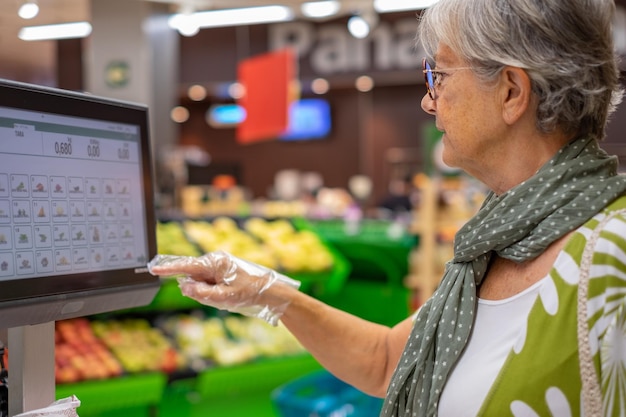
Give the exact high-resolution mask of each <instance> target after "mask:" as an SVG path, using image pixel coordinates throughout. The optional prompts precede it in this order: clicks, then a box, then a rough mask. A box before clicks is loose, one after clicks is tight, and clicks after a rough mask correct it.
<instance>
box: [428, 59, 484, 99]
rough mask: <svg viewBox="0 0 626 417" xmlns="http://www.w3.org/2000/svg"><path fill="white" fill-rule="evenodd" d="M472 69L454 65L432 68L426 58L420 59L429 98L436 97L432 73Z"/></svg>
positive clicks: (438, 82)
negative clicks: (452, 66) (454, 66)
mask: <svg viewBox="0 0 626 417" xmlns="http://www.w3.org/2000/svg"><path fill="white" fill-rule="evenodd" d="M466 69H472V67H456V68H444V69H433V68H432V66H431V65H430V62H428V59H426V58H423V59H422V72H423V73H424V81H426V91H427V92H428V96H429V97H430V99H431V100H433V101H434V100H436V99H437V92H436V91H435V77H433V74H441V73H445V72H448V71H456V70H466ZM436 84H437V85H440V84H441V81H437V82H436Z"/></svg>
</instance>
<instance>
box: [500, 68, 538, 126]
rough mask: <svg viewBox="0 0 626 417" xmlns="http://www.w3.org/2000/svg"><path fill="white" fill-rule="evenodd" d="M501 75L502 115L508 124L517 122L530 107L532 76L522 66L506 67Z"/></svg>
mask: <svg viewBox="0 0 626 417" xmlns="http://www.w3.org/2000/svg"><path fill="white" fill-rule="evenodd" d="M500 76H501V79H500V80H501V85H500V92H501V96H500V97H501V100H502V117H503V119H504V121H505V123H507V124H508V125H512V124H514V123H516V122H517V121H518V120H519V119H520V118H521V117H522V116H523V115H524V114H525V113H526V111H527V110H528V109H529V107H530V100H531V83H530V77H529V76H528V74H527V73H526V71H524V70H523V69H521V68H517V67H509V66H507V67H504V69H503V70H502V73H501V74H500Z"/></svg>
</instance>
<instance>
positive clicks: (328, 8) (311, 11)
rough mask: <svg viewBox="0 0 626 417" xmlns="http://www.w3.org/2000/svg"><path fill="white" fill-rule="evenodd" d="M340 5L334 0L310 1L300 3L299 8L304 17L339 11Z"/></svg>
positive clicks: (333, 13)
mask: <svg viewBox="0 0 626 417" xmlns="http://www.w3.org/2000/svg"><path fill="white" fill-rule="evenodd" d="M340 8H341V5H340V4H339V2H338V1H336V0H328V1H310V2H306V3H302V5H301V6H300V9H301V10H302V14H303V15H305V16H306V17H313V18H315V17H328V16H333V15H335V14H337V13H338V12H339V9H340Z"/></svg>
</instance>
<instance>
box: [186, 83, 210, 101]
mask: <svg viewBox="0 0 626 417" xmlns="http://www.w3.org/2000/svg"><path fill="white" fill-rule="evenodd" d="M187 96H189V98H190V99H192V100H193V101H202V100H204V99H205V98H206V88H204V87H203V86H201V85H200V84H194V85H192V86H191V87H189V88H188V89H187Z"/></svg>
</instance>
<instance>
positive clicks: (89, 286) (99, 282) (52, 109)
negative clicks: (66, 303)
mask: <svg viewBox="0 0 626 417" xmlns="http://www.w3.org/2000/svg"><path fill="white" fill-rule="evenodd" d="M0 107H9V108H14V109H20V110H26V111H37V112H45V113H51V114H57V115H63V116H73V117H81V118H89V119H95V120H101V121H109V122H117V123H126V124H131V125H137V126H139V128H140V130H141V163H142V170H143V186H144V195H143V198H144V202H145V208H146V224H145V228H146V237H147V243H148V254H149V258H150V259H151V258H152V257H154V256H155V255H156V220H155V219H156V215H155V212H154V194H153V193H154V191H153V189H154V188H153V175H152V162H151V161H152V157H151V153H150V152H151V146H150V135H149V126H148V125H149V121H148V108H147V106H144V105H141V104H137V103H130V102H124V101H120V100H115V99H109V98H103V97H97V96H93V95H89V94H86V93H78V92H73V91H68V90H60V89H55V88H50V87H43V86H37V85H31V84H25V83H20V82H14V81H9V80H0ZM158 282H159V278H158V277H155V276H153V275H151V274H150V273H148V272H147V268H146V269H145V270H143V271H137V270H136V268H135V267H132V268H122V269H115V270H103V271H97V272H81V273H72V274H68V275H52V276H47V277H37V278H20V277H18V276H15V277H14V279H4V280H2V281H0V311H1V310H2V308H3V307H10V306H12V305H14V304H16V303H17V304H19V305H21V306H24V305H25V304H26V305H28V304H32V305H33V306H36V304H37V303H38V302H40V301H42V300H46V299H49V298H50V297H53V298H65V297H68V298H74V297H76V296H80V294H81V293H83V292H84V293H88V294H90V295H94V294H96V295H97V293H98V291H102V292H103V293H110V292H111V291H112V290H115V291H117V290H119V291H124V290H125V288H130V287H132V286H142V285H146V284H155V283H158ZM1 321H2V319H1V315H0V322H1ZM0 324H1V323H0ZM0 327H2V326H1V325H0Z"/></svg>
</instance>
